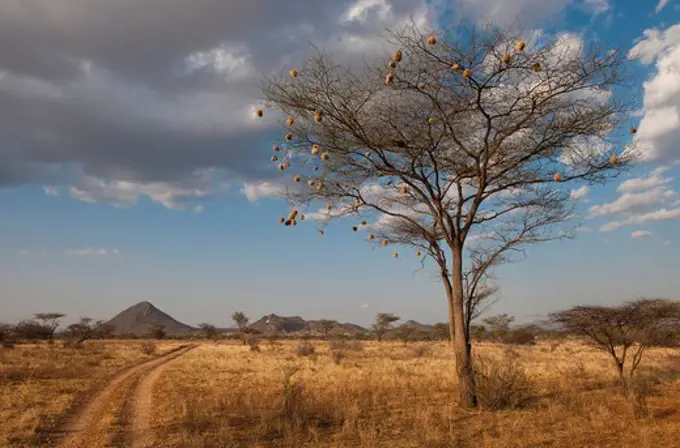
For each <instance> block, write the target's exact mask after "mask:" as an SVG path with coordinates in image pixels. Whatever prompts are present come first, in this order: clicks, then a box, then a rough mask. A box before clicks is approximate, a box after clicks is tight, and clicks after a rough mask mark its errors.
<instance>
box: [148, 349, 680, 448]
mask: <svg viewBox="0 0 680 448" xmlns="http://www.w3.org/2000/svg"><path fill="white" fill-rule="evenodd" d="M313 344H314V345H315V348H316V350H315V353H314V354H311V355H309V356H304V357H300V356H297V355H296V346H297V343H296V342H292V341H287V342H282V343H278V344H276V345H274V346H267V347H263V349H262V351H261V352H260V353H255V352H251V351H249V349H248V347H247V346H246V347H244V346H242V345H239V344H237V343H233V344H231V343H226V342H225V343H220V344H204V345H203V346H201V347H200V348H199V349H197V350H194V351H192V352H190V353H188V354H187V355H186V356H184V357H182V358H181V359H179V360H178V361H177V362H175V363H174V364H172V365H171V366H169V367H168V368H167V370H166V371H165V373H164V376H163V377H162V378H160V379H159V381H158V382H157V383H156V385H155V388H154V401H155V403H156V406H155V409H156V410H155V412H156V415H154V416H153V419H154V421H155V422H156V424H157V425H158V426H157V437H158V438H159V440H158V442H157V446H182V447H213V446H220V447H231V446H234V447H236V446H248V447H259V446H262V447H264V446H289V447H304V446H326V447H331V446H332V447H357V446H358V447H379V446H389V447H423V446H427V447H449V446H455V447H467V446H470V447H473V446H474V447H539V446H541V447H543V446H545V447H549V446H550V447H589V446H598V447H600V446H603V447H606V446H612V447H614V446H616V447H621V446H635V447H638V448H641V447H663V446H668V447H672V446H680V375H679V374H678V367H680V362H678V360H679V359H680V352H678V351H671V350H661V349H655V350H650V351H649V352H648V353H647V354H646V359H645V361H643V365H642V366H641V370H640V372H639V374H640V375H641V376H644V377H646V378H655V379H656V380H657V384H656V385H655V386H654V387H653V390H654V393H649V392H648V393H647V395H648V397H647V412H646V413H645V415H644V416H640V415H639V414H638V416H637V417H636V416H635V414H634V413H633V408H632V406H631V404H630V402H629V401H626V400H625V399H624V398H623V397H622V396H621V395H620V394H618V393H617V392H616V388H615V386H613V382H614V380H615V377H614V375H615V371H614V369H613V367H612V362H611V361H610V359H608V358H607V356H606V355H605V354H602V353H600V352H598V351H595V350H593V349H592V348H589V347H587V346H585V345H583V344H581V343H579V342H576V341H569V342H563V343H561V344H559V345H555V344H553V343H550V342H547V341H546V342H541V343H540V344H538V345H536V346H517V347H512V348H508V347H507V346H502V345H495V344H478V345H476V346H475V353H477V354H479V355H481V356H482V357H483V358H484V359H485V363H486V365H493V364H494V363H499V362H500V363H502V365H510V364H512V363H514V364H513V365H516V366H517V367H518V368H519V369H523V370H524V371H525V372H526V374H527V376H528V378H529V381H530V383H531V392H530V394H527V393H525V394H527V395H526V396H525V397H524V398H525V399H524V400H522V401H521V406H520V408H517V409H513V410H501V411H489V410H485V409H479V410H474V411H464V410H460V409H458V408H457V407H456V404H455V403H456V400H457V391H456V378H455V364H454V360H453V359H452V356H451V354H450V351H449V349H448V347H447V346H446V344H444V343H437V344H425V343H417V344H412V345H409V346H408V347H405V346H404V345H403V344H397V343H382V344H377V343H367V344H365V350H363V351H349V350H348V351H345V352H343V356H341V357H337V356H336V357H333V356H331V353H330V351H329V349H328V343H326V342H318V341H317V342H313ZM423 346H425V347H426V348H425V349H418V347H423ZM334 358H335V359H334ZM643 366H644V368H643ZM287 377H289V379H288V380H286V378H287Z"/></svg>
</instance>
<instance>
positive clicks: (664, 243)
mask: <svg viewBox="0 0 680 448" xmlns="http://www.w3.org/2000/svg"><path fill="white" fill-rule="evenodd" d="M663 245H664V246H670V245H671V240H666V241H664V242H663Z"/></svg>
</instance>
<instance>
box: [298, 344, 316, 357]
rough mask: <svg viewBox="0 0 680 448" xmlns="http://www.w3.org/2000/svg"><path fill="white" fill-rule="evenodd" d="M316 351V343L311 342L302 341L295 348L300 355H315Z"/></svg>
mask: <svg viewBox="0 0 680 448" xmlns="http://www.w3.org/2000/svg"><path fill="white" fill-rule="evenodd" d="M315 351H316V349H315V348H314V345H312V344H311V343H309V342H300V343H299V344H298V346H297V348H296V349H295V353H297V355H298V356H309V355H313V354H314V352H315Z"/></svg>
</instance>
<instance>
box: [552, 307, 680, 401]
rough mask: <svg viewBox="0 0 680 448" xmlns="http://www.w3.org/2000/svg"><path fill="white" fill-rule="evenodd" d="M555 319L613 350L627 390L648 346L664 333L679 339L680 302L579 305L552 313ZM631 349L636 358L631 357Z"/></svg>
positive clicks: (571, 329)
mask: <svg viewBox="0 0 680 448" xmlns="http://www.w3.org/2000/svg"><path fill="white" fill-rule="evenodd" d="M551 320H552V321H553V322H554V323H556V324H558V325H559V326H560V327H561V328H562V330H564V331H567V332H569V333H572V334H578V335H581V336H585V337H587V338H588V339H589V340H590V341H591V342H593V343H594V345H595V347H596V348H598V349H600V350H603V351H605V352H607V353H609V355H611V357H612V358H613V360H614V363H615V365H616V371H617V373H618V375H619V380H620V382H621V385H622V387H623V388H624V390H625V389H627V386H628V379H632V378H633V377H634V374H635V370H636V369H637V367H638V365H639V364H640V362H641V361H642V357H643V355H644V353H645V350H647V348H649V347H650V346H652V345H656V344H659V343H660V342H663V341H660V340H659V339H660V336H663V337H666V338H673V339H675V340H678V337H679V335H680V302H678V301H672V300H664V299H637V300H633V301H630V302H628V303H624V304H623V305H620V306H613V307H608V306H576V307H574V308H571V309H568V310H564V311H559V312H556V313H552V314H551ZM631 352H632V358H630V357H629V356H628V355H629V353H631ZM628 359H630V364H629V365H630V367H629V369H628V372H627V373H626V361H627V360H628Z"/></svg>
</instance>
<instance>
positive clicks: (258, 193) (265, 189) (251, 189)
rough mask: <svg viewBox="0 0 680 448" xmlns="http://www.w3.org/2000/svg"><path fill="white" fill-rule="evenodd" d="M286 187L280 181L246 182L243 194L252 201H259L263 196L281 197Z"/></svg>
mask: <svg viewBox="0 0 680 448" xmlns="http://www.w3.org/2000/svg"><path fill="white" fill-rule="evenodd" d="M285 191H286V187H285V186H284V185H283V184H282V183H278V182H264V181H258V182H246V183H245V184H244V185H243V188H241V194H243V195H244V196H245V197H246V198H247V199H248V200H249V201H250V202H257V201H259V200H260V199H262V198H275V197H281V196H282V195H283V194H284V193H285Z"/></svg>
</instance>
